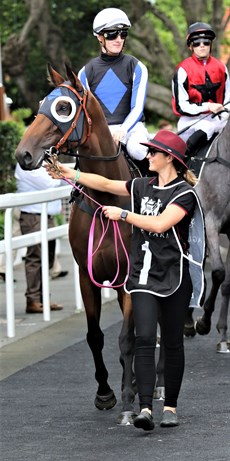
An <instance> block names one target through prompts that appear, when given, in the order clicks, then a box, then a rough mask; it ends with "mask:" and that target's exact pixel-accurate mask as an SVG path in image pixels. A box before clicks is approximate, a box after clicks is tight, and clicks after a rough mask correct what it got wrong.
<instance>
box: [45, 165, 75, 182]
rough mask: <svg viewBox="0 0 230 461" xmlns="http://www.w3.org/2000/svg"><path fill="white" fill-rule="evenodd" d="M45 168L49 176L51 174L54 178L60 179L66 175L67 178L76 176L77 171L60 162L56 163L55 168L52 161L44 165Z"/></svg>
mask: <svg viewBox="0 0 230 461" xmlns="http://www.w3.org/2000/svg"><path fill="white" fill-rule="evenodd" d="M44 168H45V169H46V171H47V173H48V174H49V176H51V178H53V179H60V178H64V177H65V178H67V179H74V178H75V174H76V171H75V170H73V169H72V168H69V167H68V166H65V165H64V164H62V163H60V162H56V163H55V168H54V166H53V165H52V163H50V164H49V163H47V164H46V165H44Z"/></svg>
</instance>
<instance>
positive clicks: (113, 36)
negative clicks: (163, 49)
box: [78, 8, 148, 161]
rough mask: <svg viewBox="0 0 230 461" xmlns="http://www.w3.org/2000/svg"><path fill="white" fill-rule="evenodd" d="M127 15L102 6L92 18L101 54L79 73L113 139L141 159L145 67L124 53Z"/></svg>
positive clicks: (144, 137)
mask: <svg viewBox="0 0 230 461" xmlns="http://www.w3.org/2000/svg"><path fill="white" fill-rule="evenodd" d="M130 27H131V23H130V21H129V18H128V17H127V15H126V13H124V11H122V10H120V9H118V8H105V9H103V10H102V11H100V12H99V13H98V14H97V15H96V17H95V19H94V22H93V34H94V35H95V36H96V37H97V40H98V42H99V44H100V48H101V53H100V56H98V57H96V58H93V59H91V60H90V61H89V63H88V64H86V65H85V66H84V67H83V68H82V69H81V70H80V71H79V74H78V77H79V79H80V80H81V82H82V84H83V85H84V86H85V87H86V88H87V89H89V90H90V91H91V92H92V93H93V94H94V96H95V97H96V98H97V99H98V101H99V103H100V105H101V107H102V110H103V112H104V114H105V117H106V120H107V123H108V125H109V128H110V131H111V133H112V135H113V138H114V141H115V142H116V143H117V144H118V143H119V142H122V143H123V144H126V148H127V152H128V154H129V155H130V157H131V158H132V159H135V160H139V161H141V160H143V159H144V158H145V157H146V155H147V148H146V146H143V145H140V142H143V143H144V142H147V141H148V132H147V129H146V128H145V126H144V120H145V118H144V112H143V111H144V104H145V99H146V92H147V82H148V71H147V68H146V66H145V65H144V64H143V63H142V62H141V61H139V60H138V59H136V58H135V57H134V56H130V55H128V54H124V53H123V49H124V46H125V40H126V37H127V35H128V30H129V28H130Z"/></svg>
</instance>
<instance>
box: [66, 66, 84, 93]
mask: <svg viewBox="0 0 230 461" xmlns="http://www.w3.org/2000/svg"><path fill="white" fill-rule="evenodd" d="M65 67H66V74H67V77H68V79H69V81H70V82H71V83H72V86H73V87H74V88H76V90H78V91H81V90H82V88H83V85H82V83H81V82H80V80H79V78H78V76H77V75H76V74H75V73H74V72H73V70H72V69H71V68H70V67H69V66H68V64H65Z"/></svg>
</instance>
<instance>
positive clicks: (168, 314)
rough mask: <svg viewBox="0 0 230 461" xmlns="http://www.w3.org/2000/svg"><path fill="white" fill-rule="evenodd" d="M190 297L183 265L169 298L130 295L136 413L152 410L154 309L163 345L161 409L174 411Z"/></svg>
mask: <svg viewBox="0 0 230 461" xmlns="http://www.w3.org/2000/svg"><path fill="white" fill-rule="evenodd" d="M191 294H192V283H191V278H190V274H189V270H188V266H187V265H186V267H185V269H184V275H183V279H182V283H181V285H180V287H179V289H178V290H177V291H176V292H175V293H174V294H173V295H171V296H168V297H165V298H162V297H159V296H155V295H152V294H150V293H140V292H139V293H132V295H131V296H132V306H133V314H134V322H135V329H136V340H135V374H136V381H137V391H138V395H139V401H140V409H142V408H146V407H147V408H150V409H152V400H153V391H154V386H155V382H156V365H155V348H156V339H157V338H156V337H157V320H158V309H159V310H160V317H161V335H162V337H163V341H164V351H165V364H164V378H165V403H164V404H165V406H170V407H176V406H177V398H178V395H179V392H180V387H181V383H182V378H183V373H184V334H183V330H184V321H185V314H186V310H187V309H188V306H189V302H190V299H191Z"/></svg>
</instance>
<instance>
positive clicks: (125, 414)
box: [117, 411, 137, 426]
mask: <svg viewBox="0 0 230 461" xmlns="http://www.w3.org/2000/svg"><path fill="white" fill-rule="evenodd" d="M136 416H137V413H135V412H134V411H122V413H121V414H120V415H119V416H118V418H117V424H119V425H120V426H130V425H132V424H133V420H134V419H135V418H136Z"/></svg>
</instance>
